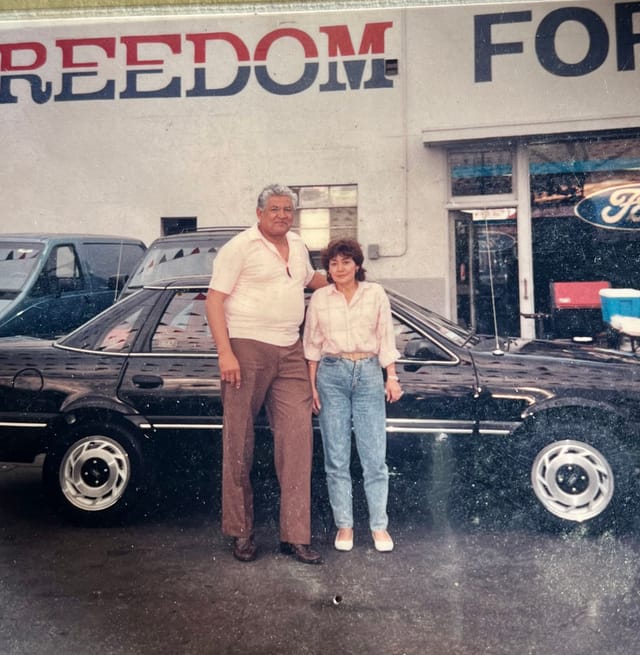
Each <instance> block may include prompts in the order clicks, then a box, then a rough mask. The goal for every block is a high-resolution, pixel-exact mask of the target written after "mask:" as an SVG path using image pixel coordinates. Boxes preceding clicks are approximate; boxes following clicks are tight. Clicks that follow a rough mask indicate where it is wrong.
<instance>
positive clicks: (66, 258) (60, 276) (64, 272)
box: [34, 245, 84, 295]
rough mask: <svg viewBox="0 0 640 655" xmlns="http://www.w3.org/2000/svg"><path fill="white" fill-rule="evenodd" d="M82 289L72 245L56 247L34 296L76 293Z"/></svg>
mask: <svg viewBox="0 0 640 655" xmlns="http://www.w3.org/2000/svg"><path fill="white" fill-rule="evenodd" d="M83 287H84V280H83V277H82V272H81V270H80V262H79V260H78V255H77V253H76V249H75V248H74V247H73V246H72V245H62V246H56V247H55V248H54V249H53V250H52V251H51V253H50V254H49V258H48V259H47V262H46V264H45V266H44V269H43V271H42V273H41V274H40V279H39V280H38V284H37V286H36V290H35V294H34V295H49V294H57V293H65V292H68V291H77V290H79V289H82V288H83Z"/></svg>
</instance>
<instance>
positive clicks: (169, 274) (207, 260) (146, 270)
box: [126, 235, 229, 292]
mask: <svg viewBox="0 0 640 655" xmlns="http://www.w3.org/2000/svg"><path fill="white" fill-rule="evenodd" d="M228 240H229V236H228V235H225V236H224V237H223V236H218V237H202V236H198V237H195V238H194V237H190V238H188V239H187V238H185V239H181V240H180V241H171V242H167V243H162V242H161V243H154V244H152V245H151V246H150V248H149V250H147V253H146V254H145V256H144V257H143V259H142V261H141V262H140V264H139V265H138V267H137V269H136V271H135V273H134V274H133V275H132V276H131V279H130V280H129V282H128V284H127V287H126V289H127V292H131V291H133V290H134V289H139V288H141V287H143V286H145V285H148V284H153V283H155V282H158V281H159V280H165V279H169V278H171V279H175V278H181V277H189V276H192V275H210V274H211V270H212V265H213V259H214V257H215V256H216V253H217V252H218V250H219V249H220V248H221V247H222V246H223V245H224V244H225V243H226V242H227V241H228Z"/></svg>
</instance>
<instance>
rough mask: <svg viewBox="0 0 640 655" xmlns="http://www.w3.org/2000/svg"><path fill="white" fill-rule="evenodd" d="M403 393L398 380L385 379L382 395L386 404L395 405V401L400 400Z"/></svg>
mask: <svg viewBox="0 0 640 655" xmlns="http://www.w3.org/2000/svg"><path fill="white" fill-rule="evenodd" d="M403 393H404V392H403V391H402V387H401V386H400V382H399V381H398V380H392V379H390V378H388V379H387V381H386V382H385V385H384V394H385V397H386V399H387V401H388V402H390V403H395V402H396V400H400V398H401V397H402V394H403Z"/></svg>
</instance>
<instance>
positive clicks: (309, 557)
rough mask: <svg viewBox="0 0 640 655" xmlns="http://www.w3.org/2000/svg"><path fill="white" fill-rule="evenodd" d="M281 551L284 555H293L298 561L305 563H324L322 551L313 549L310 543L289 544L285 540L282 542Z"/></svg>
mask: <svg viewBox="0 0 640 655" xmlns="http://www.w3.org/2000/svg"><path fill="white" fill-rule="evenodd" d="M280 552H281V553H282V554H283V555H293V557H295V558H296V559H297V560H298V562H302V563H303V564H322V557H321V555H320V553H318V552H317V551H315V550H313V548H311V546H309V545H308V544H288V543H286V542H284V541H283V542H281V543H280Z"/></svg>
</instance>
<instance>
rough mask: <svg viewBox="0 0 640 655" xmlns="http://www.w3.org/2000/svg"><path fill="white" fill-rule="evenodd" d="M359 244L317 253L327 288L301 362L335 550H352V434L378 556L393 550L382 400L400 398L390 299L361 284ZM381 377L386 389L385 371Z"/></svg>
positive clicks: (308, 328)
mask: <svg viewBox="0 0 640 655" xmlns="http://www.w3.org/2000/svg"><path fill="white" fill-rule="evenodd" d="M363 261H364V256H363V254H362V249H361V248H360V245H359V244H358V242H357V241H353V240H351V239H337V240H334V241H332V242H331V243H330V244H329V245H328V246H327V249H326V250H324V251H323V253H322V265H323V267H324V268H325V270H326V271H327V279H328V281H329V282H330V284H329V286H327V287H324V288H322V289H318V290H317V291H316V292H315V293H314V294H313V296H312V297H311V301H310V303H309V308H308V311H307V318H306V323H305V330H304V348H305V357H306V358H307V360H308V363H309V375H310V378H311V385H312V389H313V408H314V412H315V413H317V414H318V415H319V420H320V430H321V432H322V444H323V449H324V465H325V473H326V476H327V488H328V491H329V501H330V503H331V509H332V511H333V518H334V521H335V524H336V527H337V528H338V531H337V534H336V537H335V542H334V545H335V548H336V549H337V550H341V551H349V550H351V549H352V548H353V502H352V496H353V494H352V483H351V473H350V465H351V431H352V428H353V432H354V433H355V439H356V448H357V451H358V457H359V459H360V464H361V466H362V472H363V476H364V490H365V495H366V498H367V506H368V509H369V527H370V529H371V534H372V537H373V542H374V546H375V548H376V550H378V551H380V552H389V551H391V550H393V539H392V538H391V536H390V535H389V532H388V531H387V525H388V517H387V496H388V489H389V473H388V469H387V464H386V461H385V459H386V439H387V436H386V430H385V419H386V412H385V398H386V400H388V401H390V402H395V401H396V400H398V399H399V398H400V397H401V395H402V390H401V389H400V384H399V382H398V376H397V375H396V369H395V361H396V359H398V357H399V356H400V353H399V352H398V350H397V349H396V345H395V336H394V332H393V322H392V319H391V309H390V306H389V299H388V298H387V295H386V293H385V292H384V289H383V288H382V287H381V286H380V285H379V284H375V283H371V282H366V281H365V269H364V268H363V267H362V262H363ZM383 368H384V369H385V370H386V382H385V381H384V379H383V373H382V369H383Z"/></svg>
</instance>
